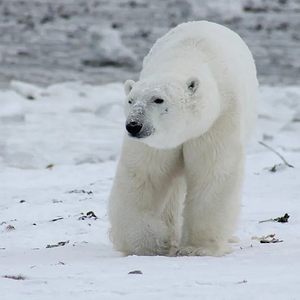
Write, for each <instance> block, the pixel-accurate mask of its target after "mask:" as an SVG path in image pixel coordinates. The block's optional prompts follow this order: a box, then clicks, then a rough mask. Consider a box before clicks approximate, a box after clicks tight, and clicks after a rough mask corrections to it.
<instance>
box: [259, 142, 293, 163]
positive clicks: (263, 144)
mask: <svg viewBox="0 0 300 300" xmlns="http://www.w3.org/2000/svg"><path fill="white" fill-rule="evenodd" d="M258 143H259V144H261V145H262V146H264V147H266V148H268V149H269V150H271V151H272V152H274V153H275V154H276V155H278V156H279V157H280V158H281V160H282V161H283V162H284V164H285V165H286V166H288V167H290V168H294V166H292V165H290V164H289V163H288V162H287V161H286V160H285V158H284V157H283V156H282V155H281V154H280V153H278V152H277V151H276V150H274V149H273V148H272V147H270V146H268V145H267V144H265V143H264V142H260V141H259V142H258Z"/></svg>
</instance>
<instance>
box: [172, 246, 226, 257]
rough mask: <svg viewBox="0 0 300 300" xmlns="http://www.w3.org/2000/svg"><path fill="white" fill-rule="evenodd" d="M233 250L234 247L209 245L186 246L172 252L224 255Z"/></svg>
mask: <svg viewBox="0 0 300 300" xmlns="http://www.w3.org/2000/svg"><path fill="white" fill-rule="evenodd" d="M231 252H232V248H231V247H230V246H229V245H228V247H222V248H219V249H211V248H208V247H196V246H184V247H180V248H178V249H177V250H176V251H175V252H173V253H172V256H224V255H226V254H229V253H231Z"/></svg>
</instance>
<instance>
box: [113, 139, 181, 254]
mask: <svg viewBox="0 0 300 300" xmlns="http://www.w3.org/2000/svg"><path fill="white" fill-rule="evenodd" d="M180 160H182V152H181V149H180V150H156V149H153V148H150V147H148V146H146V145H143V144H142V143H138V142H135V143H134V142H125V144H124V146H123V153H122V156H121V159H120V163H119V166H118V169H117V174H116V176H115V180H114V185H113V187H112V190H111V194H110V198H109V218H110V222H111V225H112V227H111V238H112V242H113V244H114V247H115V249H116V250H118V251H121V252H123V253H124V254H126V255H132V254H135V255H167V254H168V253H169V252H170V250H171V249H172V248H174V247H176V246H177V245H178V244H176V241H175V240H174V232H173V229H172V228H171V227H170V226H168V224H167V223H166V222H164V220H163V219H162V217H161V214H162V211H163V208H164V207H165V203H166V200H167V199H166V198H167V196H168V195H169V194H170V193H169V189H170V188H172V184H173V182H174V179H176V176H177V175H178V176H179V174H180V173H182V163H180ZM180 169H181V170H180Z"/></svg>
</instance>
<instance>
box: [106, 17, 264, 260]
mask: <svg viewBox="0 0 300 300" xmlns="http://www.w3.org/2000/svg"><path fill="white" fill-rule="evenodd" d="M124 86H125V93H126V101H125V114H126V131H127V132H126V134H125V137H124V142H123V148H122V153H121V157H120V161H119V164H118V167H117V172H116V176H115V179H114V183H113V187H112V190H111V193H110V197H109V218H110V222H111V232H110V233H111V238H112V242H113V244H114V247H115V249H116V250H118V251H121V252H123V253H124V254H125V255H132V254H134V255H171V256H176V255H178V256H205V255H209V256H222V255H225V254H227V253H230V252H231V251H232V248H231V247H230V244H229V241H230V240H231V237H232V234H233V233H234V231H235V227H236V223H237V219H238V215H239V210H240V200H241V189H242V185H243V179H244V161H245V150H244V149H245V143H246V139H248V137H249V134H250V132H251V130H252V127H253V124H254V121H255V118H256V108H255V106H256V98H257V89H258V82H257V77H256V68H255V64H254V60H253V58H252V55H251V53H250V51H249V49H248V47H247V46H246V44H245V43H244V42H243V41H242V39H241V38H240V37H239V36H238V35H237V34H236V33H234V32H233V31H231V30H229V29H228V28H226V27H223V26H221V25H218V24H215V23H211V22H206V21H197V22H189V23H184V24H181V25H179V26H177V27H176V28H174V29H172V30H171V31H170V32H169V33H167V34H166V35H165V36H163V37H162V38H161V39H159V40H158V41H157V42H156V43H155V44H154V46H153V48H152V49H151V50H150V52H149V54H148V55H147V56H146V57H145V59H144V61H143V69H142V71H141V74H140V78H139V80H138V81H137V82H134V81H133V80H127V81H126V82H125V85H124Z"/></svg>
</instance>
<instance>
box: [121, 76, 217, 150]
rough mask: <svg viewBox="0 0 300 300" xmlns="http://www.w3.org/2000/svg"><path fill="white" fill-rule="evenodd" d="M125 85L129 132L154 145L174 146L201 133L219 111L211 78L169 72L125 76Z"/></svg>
mask: <svg viewBox="0 0 300 300" xmlns="http://www.w3.org/2000/svg"><path fill="white" fill-rule="evenodd" d="M203 83H204V85H203ZM124 88H125V93H126V103H125V114H126V130H127V132H128V136H129V137H130V138H134V139H138V140H139V141H141V142H143V143H145V144H147V145H149V146H151V147H154V148H174V147H177V146H179V145H181V144H182V143H184V142H186V141H188V140H189V139H192V138H195V137H198V136H200V135H202V134H203V133H205V132H206V131H207V130H208V129H209V128H210V126H211V125H212V124H213V122H214V121H215V120H216V118H217V116H218V115H219V111H220V101H219V97H218V93H217V90H218V89H217V88H216V86H214V81H212V82H205V80H204V82H203V81H202V80H201V81H200V80H199V79H198V78H197V77H189V78H178V76H176V78H173V79H172V78H171V79H170V76H168V77H167V78H165V80H162V78H160V79H159V80H157V79H156V78H153V79H152V80H149V78H148V79H147V80H140V81H138V82H134V81H133V80H127V81H126V82H125V84H124ZM204 90H205V91H206V92H205V91H204ZM207 91H209V92H207Z"/></svg>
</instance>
